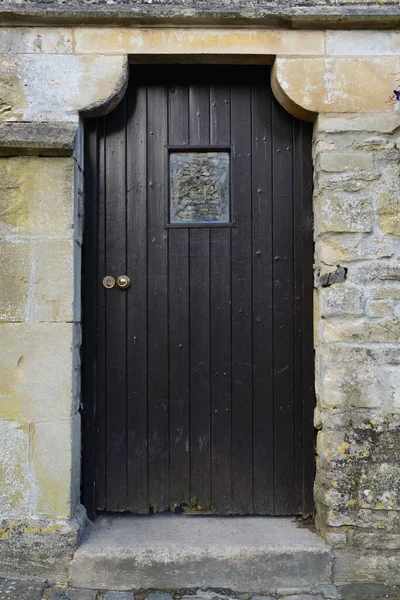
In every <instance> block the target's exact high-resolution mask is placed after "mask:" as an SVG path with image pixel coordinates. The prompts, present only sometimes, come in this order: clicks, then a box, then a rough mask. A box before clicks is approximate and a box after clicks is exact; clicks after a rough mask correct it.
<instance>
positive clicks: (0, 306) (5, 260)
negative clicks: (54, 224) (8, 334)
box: [0, 239, 31, 322]
mask: <svg viewBox="0 0 400 600" xmlns="http://www.w3.org/2000/svg"><path fill="white" fill-rule="evenodd" d="M0 255H1V260H0V281H1V285H0V321H16V322H18V321H25V319H26V318H27V314H28V302H29V289H30V271H31V245H30V243H29V242H27V241H24V240H12V241H7V240H4V239H0Z"/></svg>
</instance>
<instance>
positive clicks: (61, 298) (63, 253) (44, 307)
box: [31, 240, 79, 322]
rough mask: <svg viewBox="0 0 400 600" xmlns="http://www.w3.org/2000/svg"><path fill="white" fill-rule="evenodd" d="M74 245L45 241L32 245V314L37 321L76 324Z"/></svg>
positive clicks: (61, 241)
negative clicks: (74, 321)
mask: <svg viewBox="0 0 400 600" xmlns="http://www.w3.org/2000/svg"><path fill="white" fill-rule="evenodd" d="M75 244H76V242H74V241H73V240H65V241H64V240H45V241H38V242H35V243H34V244H33V261H34V267H33V268H34V281H33V283H32V288H33V289H32V304H33V306H32V307H31V310H32V311H33V312H34V317H35V320H38V321H47V322H49V321H50V322H52V321H61V322H72V321H73V320H74V246H75ZM78 317H79V315H78Z"/></svg>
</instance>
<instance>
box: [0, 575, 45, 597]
mask: <svg viewBox="0 0 400 600" xmlns="http://www.w3.org/2000/svg"><path fill="white" fill-rule="evenodd" d="M45 587H46V586H45V584H44V583H43V582H40V581H32V580H29V579H0V600H40V599H41V598H42V596H43V592H44V589H45Z"/></svg>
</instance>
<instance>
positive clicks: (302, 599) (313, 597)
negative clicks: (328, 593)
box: [281, 594, 323, 600]
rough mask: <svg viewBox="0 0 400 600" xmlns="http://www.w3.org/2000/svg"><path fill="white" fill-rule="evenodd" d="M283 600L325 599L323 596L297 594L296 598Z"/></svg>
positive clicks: (290, 597) (284, 599)
mask: <svg viewBox="0 0 400 600" xmlns="http://www.w3.org/2000/svg"><path fill="white" fill-rule="evenodd" d="M281 600H323V597H322V596H321V595H317V596H313V595H311V594H296V595H294V596H284V597H283V598H282V599H281Z"/></svg>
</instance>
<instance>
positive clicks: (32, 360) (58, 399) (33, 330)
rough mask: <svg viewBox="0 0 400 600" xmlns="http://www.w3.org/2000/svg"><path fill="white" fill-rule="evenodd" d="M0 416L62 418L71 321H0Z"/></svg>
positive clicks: (66, 411)
mask: <svg viewBox="0 0 400 600" xmlns="http://www.w3.org/2000/svg"><path fill="white" fill-rule="evenodd" d="M0 338H1V341H2V352H1V353H0V418H3V419H10V420H18V421H22V422H24V421H35V420H46V421H52V420H61V419H68V418H69V417H70V415H71V413H72V396H73V392H72V389H73V388H72V386H73V383H72V373H73V362H72V361H73V325H72V324H67V323H39V324H35V325H33V324H29V323H2V324H0Z"/></svg>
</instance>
